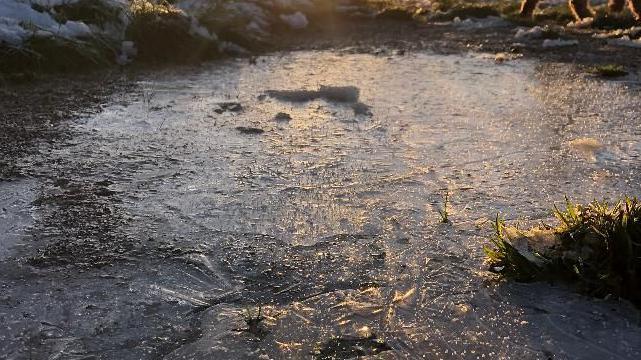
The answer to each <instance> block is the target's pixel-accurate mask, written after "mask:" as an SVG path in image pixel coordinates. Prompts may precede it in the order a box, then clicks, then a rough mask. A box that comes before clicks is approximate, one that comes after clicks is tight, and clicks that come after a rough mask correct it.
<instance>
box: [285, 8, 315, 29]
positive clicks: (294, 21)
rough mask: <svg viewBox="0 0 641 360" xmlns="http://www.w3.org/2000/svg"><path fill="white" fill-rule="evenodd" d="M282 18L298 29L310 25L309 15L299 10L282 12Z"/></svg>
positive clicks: (291, 26)
mask: <svg viewBox="0 0 641 360" xmlns="http://www.w3.org/2000/svg"><path fill="white" fill-rule="evenodd" d="M280 19H281V20H283V22H285V23H286V24H287V25H289V27H290V28H292V29H295V30H298V29H304V28H306V27H307V25H309V21H308V20H307V16H305V14H303V13H302V12H300V11H297V12H295V13H293V14H289V15H287V14H282V15H281V16H280Z"/></svg>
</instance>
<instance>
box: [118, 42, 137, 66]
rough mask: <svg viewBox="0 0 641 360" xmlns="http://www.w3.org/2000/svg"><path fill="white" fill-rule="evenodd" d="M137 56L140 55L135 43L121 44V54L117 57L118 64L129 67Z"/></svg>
mask: <svg viewBox="0 0 641 360" xmlns="http://www.w3.org/2000/svg"><path fill="white" fill-rule="evenodd" d="M136 55H138V49H137V48H136V44H134V42H133V41H123V42H122V43H121V44H120V52H119V53H118V56H117V57H116V63H117V64H118V65H127V64H129V63H130V62H131V61H132V60H133V58H135V57H136Z"/></svg>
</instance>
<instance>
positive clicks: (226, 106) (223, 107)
mask: <svg viewBox="0 0 641 360" xmlns="http://www.w3.org/2000/svg"><path fill="white" fill-rule="evenodd" d="M242 110H243V106H242V105H241V104H240V103H238V102H222V103H219V104H218V109H216V110H214V112H216V113H217V114H222V113H224V112H227V111H230V112H241V111H242Z"/></svg>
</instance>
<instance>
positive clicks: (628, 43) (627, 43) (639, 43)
mask: <svg viewBox="0 0 641 360" xmlns="http://www.w3.org/2000/svg"><path fill="white" fill-rule="evenodd" d="M608 44H609V45H615V46H624V47H631V48H641V39H634V40H633V39H630V37H629V36H628V35H624V36H621V37H620V38H618V39H610V40H608Z"/></svg>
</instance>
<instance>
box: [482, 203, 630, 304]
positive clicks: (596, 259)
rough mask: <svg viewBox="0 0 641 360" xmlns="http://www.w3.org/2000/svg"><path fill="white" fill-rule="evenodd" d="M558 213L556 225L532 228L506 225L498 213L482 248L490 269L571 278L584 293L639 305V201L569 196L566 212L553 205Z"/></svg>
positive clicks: (521, 276)
mask: <svg viewBox="0 0 641 360" xmlns="http://www.w3.org/2000/svg"><path fill="white" fill-rule="evenodd" d="M554 214H555V216H556V218H557V219H558V221H559V225H558V226H556V227H551V226H547V225H542V226H539V227H535V228H532V229H529V230H521V229H518V228H517V227H514V226H506V225H505V223H504V221H502V220H501V219H500V218H499V217H498V216H497V218H496V221H495V222H494V230H495V234H494V236H493V237H492V238H491V244H490V245H489V246H485V248H484V250H485V253H486V255H487V260H488V263H489V265H490V269H491V270H492V271H494V272H498V273H501V274H503V275H505V276H508V277H511V278H514V279H516V280H520V281H535V280H557V279H558V280H564V281H569V282H572V283H575V284H577V286H578V289H579V290H580V291H581V292H585V293H587V294H590V295H593V296H597V297H608V296H611V295H615V296H620V297H623V298H626V299H629V300H630V301H632V302H633V303H635V304H636V305H637V306H641V202H639V200H638V199H637V198H627V197H626V198H624V199H623V200H621V201H618V202H617V203H615V204H613V205H610V204H608V203H607V202H600V201H593V202H592V203H589V204H587V205H579V204H574V203H572V202H570V201H568V200H567V199H566V208H565V210H559V209H558V208H556V207H555V210H554Z"/></svg>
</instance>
